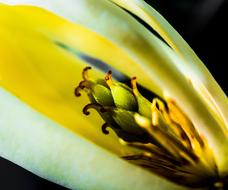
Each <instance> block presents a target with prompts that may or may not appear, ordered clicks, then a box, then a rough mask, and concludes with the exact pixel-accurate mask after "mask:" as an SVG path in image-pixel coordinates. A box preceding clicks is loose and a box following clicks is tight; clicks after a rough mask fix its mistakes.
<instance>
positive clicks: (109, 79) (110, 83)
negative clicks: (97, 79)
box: [105, 71, 112, 86]
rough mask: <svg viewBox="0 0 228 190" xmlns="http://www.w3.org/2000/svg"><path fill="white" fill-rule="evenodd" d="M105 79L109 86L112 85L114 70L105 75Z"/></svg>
mask: <svg viewBox="0 0 228 190" xmlns="http://www.w3.org/2000/svg"><path fill="white" fill-rule="evenodd" d="M105 81H106V83H107V84H108V86H111V85H112V71H108V73H107V74H106V76H105Z"/></svg>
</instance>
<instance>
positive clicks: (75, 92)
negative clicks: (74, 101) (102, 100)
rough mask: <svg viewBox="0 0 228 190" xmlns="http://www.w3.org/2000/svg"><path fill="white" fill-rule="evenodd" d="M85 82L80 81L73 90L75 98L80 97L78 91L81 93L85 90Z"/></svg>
mask: <svg viewBox="0 0 228 190" xmlns="http://www.w3.org/2000/svg"><path fill="white" fill-rule="evenodd" d="M85 82H86V81H81V82H80V83H79V85H78V86H77V87H76V88H75V90H74V94H75V96H77V97H79V96H81V93H80V91H82V90H83V89H84V88H85V85H84V83H85Z"/></svg>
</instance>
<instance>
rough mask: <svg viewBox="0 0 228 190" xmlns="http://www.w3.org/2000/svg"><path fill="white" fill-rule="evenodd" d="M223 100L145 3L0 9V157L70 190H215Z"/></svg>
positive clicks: (227, 161) (219, 177) (221, 174)
mask: <svg viewBox="0 0 228 190" xmlns="http://www.w3.org/2000/svg"><path fill="white" fill-rule="evenodd" d="M227 118H228V101H227V96H226V94H225V93H224V92H223V90H222V89H221V87H220V86H219V85H218V83H217V82H216V81H215V79H214V78H213V76H212V75H211V73H210V72H209V71H208V69H207V68H206V66H205V65H204V64H203V62H202V61H201V60H200V59H199V57H198V56H197V55H196V54H195V52H194V51H193V50H192V48H191V47H190V46H189V45H188V44H187V42H186V41H185V40H184V39H183V38H182V37H181V36H180V35H179V34H178V32H177V31H176V30H175V29H174V28H173V27H172V26H171V25H170V24H169V23H168V21H166V20H165V18H164V17H163V16H161V14H159V13H158V12H157V11H156V10H155V9H154V8H152V7H151V6H150V5H148V4H147V3H146V2H145V1H143V0H67V1H60V0H57V1H51V0H50V1H49V0H48V1H40V0H18V1H16V0H2V1H0V156H1V157H3V158H5V159H7V160H9V161H11V162H13V163H15V164H17V165H19V166H21V167H23V168H25V169H26V170H28V171H30V172H32V173H34V174H35V175H37V176H40V177H41V178H44V179H47V180H49V181H52V182H54V183H56V184H59V185H61V186H63V187H66V188H70V189H93V190H95V189H99V190H102V189H108V190H109V189H110V190H111V189H113V190H125V189H126V190H128V189H131V190H139V189H144V190H147V189H148V190H150V189H153V190H166V189H172V190H185V189H205V190H223V189H226V188H227V184H228V182H227V181H228V148H227V147H228V121H227Z"/></svg>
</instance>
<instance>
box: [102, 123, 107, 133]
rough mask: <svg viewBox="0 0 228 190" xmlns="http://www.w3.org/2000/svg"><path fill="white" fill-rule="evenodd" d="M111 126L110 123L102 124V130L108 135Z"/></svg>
mask: <svg viewBox="0 0 228 190" xmlns="http://www.w3.org/2000/svg"><path fill="white" fill-rule="evenodd" d="M108 127H109V124H108V123H104V124H103V125H102V126H101V130H102V132H103V133H104V134H105V135H107V134H109V131H108V130H107V128H108Z"/></svg>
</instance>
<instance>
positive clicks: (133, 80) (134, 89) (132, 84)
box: [131, 77, 139, 95]
mask: <svg viewBox="0 0 228 190" xmlns="http://www.w3.org/2000/svg"><path fill="white" fill-rule="evenodd" d="M131 88H132V91H133V93H134V94H135V95H138V94H139V91H138V88H137V80H136V77H132V78H131Z"/></svg>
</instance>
